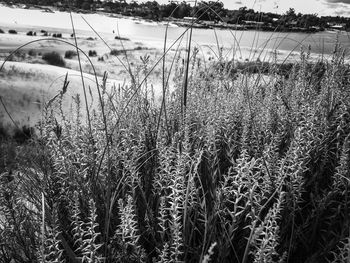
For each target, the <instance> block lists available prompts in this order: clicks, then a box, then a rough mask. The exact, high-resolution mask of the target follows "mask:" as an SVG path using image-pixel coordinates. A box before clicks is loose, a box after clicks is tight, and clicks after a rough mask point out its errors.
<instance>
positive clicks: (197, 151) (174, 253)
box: [0, 46, 350, 263]
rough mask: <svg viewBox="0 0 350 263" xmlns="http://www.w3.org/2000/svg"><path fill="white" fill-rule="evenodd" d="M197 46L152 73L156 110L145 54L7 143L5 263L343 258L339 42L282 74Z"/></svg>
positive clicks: (347, 92)
mask: <svg viewBox="0 0 350 263" xmlns="http://www.w3.org/2000/svg"><path fill="white" fill-rule="evenodd" d="M197 51H198V50H196V49H194V50H191V49H189V50H188V52H189V53H188V54H183V55H184V56H181V55H179V56H178V57H177V59H176V60H175V61H174V65H173V67H172V68H164V69H163V72H162V74H161V75H162V77H161V76H160V78H162V83H163V96H162V102H161V103H159V102H158V101H156V100H155V98H154V91H153V88H152V85H151V84H150V83H149V82H148V73H149V72H150V71H151V68H152V65H150V63H149V60H148V59H147V57H143V58H142V59H141V61H142V66H141V67H137V68H136V69H133V71H131V72H134V74H133V75H132V76H131V77H130V83H129V85H128V86H124V87H119V88H116V87H115V88H114V89H106V86H105V83H106V77H104V81H102V82H101V83H100V84H101V85H100V86H99V89H98V94H97V95H96V97H95V98H94V99H95V100H96V101H98V102H99V106H98V107H97V108H95V109H90V110H89V113H87V112H86V110H87V109H86V105H85V100H84V96H76V97H75V98H74V100H73V101H74V103H73V107H72V108H71V110H70V111H69V112H66V111H64V110H63V109H62V110H57V108H55V109H53V108H52V107H53V103H46V104H45V107H44V108H43V109H42V112H43V120H44V121H43V122H41V123H40V125H38V126H37V127H36V129H37V130H36V134H35V135H31V134H30V133H27V135H25V136H24V138H26V136H28V137H30V138H28V139H26V140H24V141H25V142H23V141H20V140H17V141H15V140H11V139H9V138H7V137H6V136H3V137H4V139H2V140H1V143H0V145H1V150H0V162H1V166H0V168H1V171H0V172H2V174H1V177H0V180H1V183H0V189H1V191H0V262H1V263H5V262H6V263H7V262H10V261H11V260H12V261H13V260H14V262H242V263H247V262H268V263H270V262H327V260H328V261H329V262H347V260H349V247H350V236H349V229H350V228H349V227H350V225H349V224H350V221H349V219H348V218H350V217H349V216H350V212H349V211H350V210H349V205H350V201H349V182H350V181H349V180H350V99H349V98H350V97H349V96H350V89H349V66H348V65H347V64H345V63H344V55H343V52H342V49H341V48H340V47H339V46H336V48H335V52H334V55H333V57H332V58H331V59H330V60H329V61H326V60H323V61H320V62H319V63H316V64H315V63H311V62H310V61H309V54H308V52H304V51H302V52H301V54H300V60H299V61H298V62H297V63H295V64H292V65H290V68H288V72H287V73H286V72H284V73H283V74H281V69H280V67H281V65H278V64H274V63H270V64H257V65H260V66H258V67H256V66H255V69H254V71H251V70H244V69H242V68H240V69H237V67H236V66H235V64H234V63H232V62H230V61H226V60H225V59H224V58H223V57H222V56H221V55H219V56H218V58H217V59H216V60H212V61H210V62H204V61H203V60H202V59H200V58H199V57H197V55H198V53H197ZM187 58H191V60H187V61H189V62H186V59H187ZM169 72H171V75H172V79H173V80H172V89H173V90H174V92H169V90H168V89H169V82H168V81H167V80H168V79H167V78H168V74H170V73H169ZM66 85H67V83H66V82H64V84H63V88H62V89H61V92H60V93H58V94H59V95H58V96H56V97H55V102H56V103H55V107H58V109H60V107H62V103H61V101H63V100H64V99H65V96H67V93H66V88H67V86H66ZM5 137H6V138H7V139H6V138H5Z"/></svg>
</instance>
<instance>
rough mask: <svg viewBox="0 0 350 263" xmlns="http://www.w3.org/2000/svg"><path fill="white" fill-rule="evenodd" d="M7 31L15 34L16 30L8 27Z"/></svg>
mask: <svg viewBox="0 0 350 263" xmlns="http://www.w3.org/2000/svg"><path fill="white" fill-rule="evenodd" d="M8 32H9V34H17V31H16V30H14V29H10V30H9V31H8Z"/></svg>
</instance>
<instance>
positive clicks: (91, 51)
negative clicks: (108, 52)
mask: <svg viewBox="0 0 350 263" xmlns="http://www.w3.org/2000/svg"><path fill="white" fill-rule="evenodd" d="M89 57H97V52H96V50H89Z"/></svg>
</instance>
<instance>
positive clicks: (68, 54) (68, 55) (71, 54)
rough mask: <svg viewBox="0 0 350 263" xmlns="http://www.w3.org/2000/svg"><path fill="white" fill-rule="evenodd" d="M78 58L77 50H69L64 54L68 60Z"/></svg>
mask: <svg viewBox="0 0 350 263" xmlns="http://www.w3.org/2000/svg"><path fill="white" fill-rule="evenodd" d="M76 56H77V52H76V51H75V50H67V51H66V52H65V53H64V58H67V59H72V58H73V57H76Z"/></svg>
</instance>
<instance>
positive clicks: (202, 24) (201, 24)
mask: <svg viewBox="0 0 350 263" xmlns="http://www.w3.org/2000/svg"><path fill="white" fill-rule="evenodd" d="M1 6H5V7H9V8H18V9H27V10H40V11H42V12H46V13H55V12H69V11H72V12H74V13H78V14H100V15H106V16H108V17H112V18H121V19H131V20H134V21H140V22H141V23H142V22H143V23H156V24H162V25H167V24H168V25H169V26H172V27H174V26H177V27H190V26H192V27H193V28H200V29H222V30H236V31H263V32H276V33H305V34H312V33H319V32H324V31H332V32H348V31H346V30H332V29H330V28H317V27H310V28H303V27H288V26H273V25H268V24H259V23H258V22H257V23H255V24H244V23H243V24H229V23H226V22H213V21H198V22H197V21H196V20H195V21H196V22H192V20H189V19H185V18H184V19H178V18H172V17H166V18H163V19H161V20H152V19H147V18H144V17H139V16H131V15H130V16H128V15H124V14H121V13H112V12H108V11H102V10H95V11H92V10H81V9H77V8H75V9H73V10H69V9H67V8H62V7H57V6H38V5H31V4H12V5H10V4H7V3H3V2H0V7H1Z"/></svg>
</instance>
